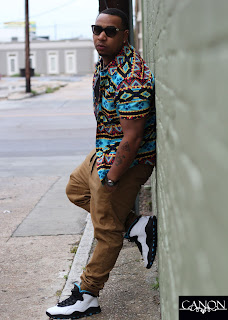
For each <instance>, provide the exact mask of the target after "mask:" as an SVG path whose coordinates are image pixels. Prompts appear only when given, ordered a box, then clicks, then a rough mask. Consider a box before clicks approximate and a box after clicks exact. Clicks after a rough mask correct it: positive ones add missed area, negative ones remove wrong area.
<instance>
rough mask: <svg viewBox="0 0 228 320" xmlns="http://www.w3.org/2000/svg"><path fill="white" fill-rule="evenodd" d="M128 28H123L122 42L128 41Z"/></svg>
mask: <svg viewBox="0 0 228 320" xmlns="http://www.w3.org/2000/svg"><path fill="white" fill-rule="evenodd" d="M128 36H129V30H124V43H127V42H128Z"/></svg>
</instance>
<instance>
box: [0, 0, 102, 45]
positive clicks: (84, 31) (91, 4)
mask: <svg viewBox="0 0 228 320" xmlns="http://www.w3.org/2000/svg"><path fill="white" fill-rule="evenodd" d="M24 12H25V0H5V1H4V3H2V5H1V9H0V28H1V29H3V28H4V25H3V23H4V22H10V21H23V20H24V16H25V13H24ZM29 13H30V21H35V22H36V25H37V35H39V36H46V35H49V36H50V37H51V39H52V40H58V39H62V38H73V37H83V38H90V39H91V38H92V34H91V27H90V25H91V24H93V23H94V22H95V19H96V17H97V14H98V0H29Z"/></svg>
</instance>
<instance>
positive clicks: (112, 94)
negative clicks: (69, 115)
mask: <svg viewBox="0 0 228 320" xmlns="http://www.w3.org/2000/svg"><path fill="white" fill-rule="evenodd" d="M93 93H94V95H93V98H94V114H95V117H96V120H97V133H96V156H97V169H98V175H99V177H100V179H101V181H102V180H103V179H104V178H105V176H106V174H107V173H108V171H109V169H110V168H111V166H112V164H113V162H114V160H115V156H116V152H117V149H118V146H119V143H120V141H121V140H122V138H123V131H122V128H121V125H120V118H123V119H139V118H142V117H147V120H146V125H145V130H144V137H143V139H142V142H141V145H140V147H139V150H138V153H137V155H136V158H135V159H134V161H133V163H132V165H131V166H134V165H137V164H140V163H143V164H149V165H152V166H154V165H155V161H156V112H155V104H154V76H153V74H152V73H151V72H150V70H149V68H148V66H147V65H146V63H145V62H144V60H143V59H142V58H141V56H140V55H139V54H138V53H137V51H136V50H135V49H134V48H133V47H132V46H124V47H123V48H122V49H121V51H120V53H119V54H118V55H117V56H116V57H115V59H114V60H113V61H111V62H110V63H109V64H108V66H107V67H105V68H103V63H102V58H101V59H100V60H99V61H98V63H97V65H96V70H95V73H94V78H93Z"/></svg>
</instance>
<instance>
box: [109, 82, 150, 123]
mask: <svg viewBox="0 0 228 320" xmlns="http://www.w3.org/2000/svg"><path fill="white" fill-rule="evenodd" d="M152 96H153V82H152V81H150V80H149V79H148V80H147V81H145V80H141V79H129V78H128V79H127V80H125V81H123V82H122V83H121V84H120V85H119V87H118V90H117V94H116V99H115V101H116V110H117V114H118V115H119V117H120V118H122V119H129V120H130V119H139V118H143V117H145V116H147V115H148V113H149V112H150V108H151V101H152Z"/></svg>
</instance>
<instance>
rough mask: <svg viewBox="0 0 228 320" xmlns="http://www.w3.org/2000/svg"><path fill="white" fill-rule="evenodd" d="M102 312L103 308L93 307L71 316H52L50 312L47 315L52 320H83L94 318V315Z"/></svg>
mask: <svg viewBox="0 0 228 320" xmlns="http://www.w3.org/2000/svg"><path fill="white" fill-rule="evenodd" d="M100 312H101V308H100V307H91V308H89V309H88V310H86V311H84V312H79V311H75V312H73V313H72V314H70V315H62V314H56V315H54V316H52V315H51V314H50V313H48V312H46V314H47V316H48V317H49V318H51V319H80V318H83V317H89V316H92V315H94V314H98V313H100Z"/></svg>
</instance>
